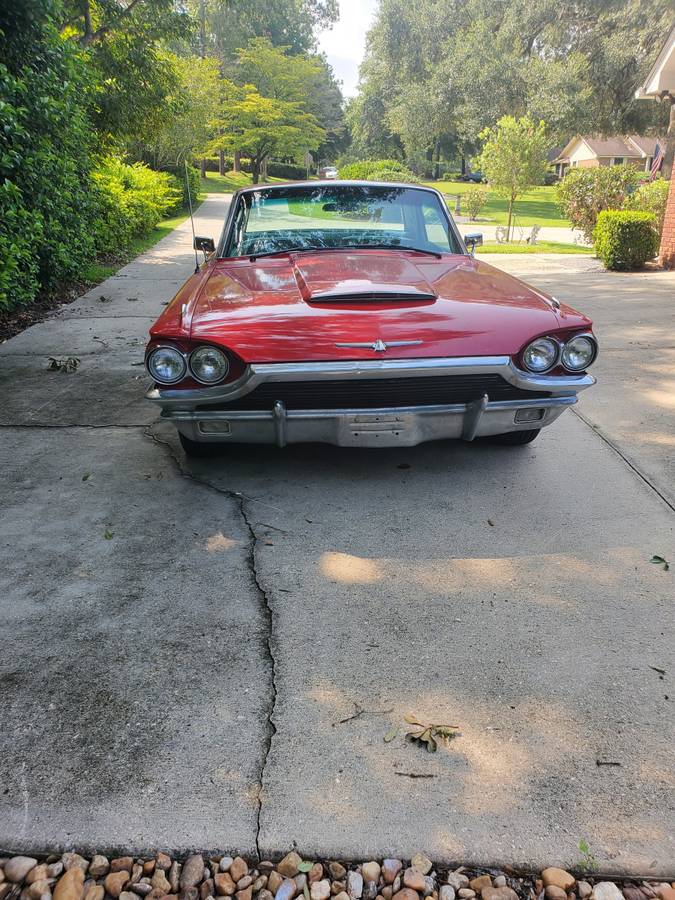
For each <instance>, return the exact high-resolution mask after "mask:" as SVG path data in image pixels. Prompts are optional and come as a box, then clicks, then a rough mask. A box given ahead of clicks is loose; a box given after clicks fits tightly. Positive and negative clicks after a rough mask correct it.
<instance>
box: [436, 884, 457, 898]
mask: <svg viewBox="0 0 675 900" xmlns="http://www.w3.org/2000/svg"><path fill="white" fill-rule="evenodd" d="M438 900H455V889H454V887H453V886H452V885H451V884H443V885H441V889H440V891H439V892H438Z"/></svg>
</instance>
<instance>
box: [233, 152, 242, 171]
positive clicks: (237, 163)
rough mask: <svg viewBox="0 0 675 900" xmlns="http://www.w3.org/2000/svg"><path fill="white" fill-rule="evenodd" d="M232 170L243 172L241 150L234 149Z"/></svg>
mask: <svg viewBox="0 0 675 900" xmlns="http://www.w3.org/2000/svg"><path fill="white" fill-rule="evenodd" d="M232 171H233V172H241V150H235V151H234V160H233V162H232Z"/></svg>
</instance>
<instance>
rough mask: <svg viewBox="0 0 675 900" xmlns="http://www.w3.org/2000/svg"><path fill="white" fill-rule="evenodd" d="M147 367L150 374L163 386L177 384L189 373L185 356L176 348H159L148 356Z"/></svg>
mask: <svg viewBox="0 0 675 900" xmlns="http://www.w3.org/2000/svg"><path fill="white" fill-rule="evenodd" d="M147 366H148V372H149V373H150V374H151V375H152V377H153V378H154V379H155V381H159V382H160V383H161V384H175V383H176V382H177V381H180V380H181V379H182V378H185V375H186V373H187V366H186V364H185V359H184V357H183V354H182V353H181V352H180V350H176V348H175V347H157V349H156V350H153V351H152V353H151V354H150V355H149V356H148V359H147Z"/></svg>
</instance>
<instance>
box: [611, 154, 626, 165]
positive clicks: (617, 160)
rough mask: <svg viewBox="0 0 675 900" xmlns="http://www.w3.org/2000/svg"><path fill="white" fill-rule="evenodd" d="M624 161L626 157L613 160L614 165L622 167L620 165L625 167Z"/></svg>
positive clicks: (616, 157)
mask: <svg viewBox="0 0 675 900" xmlns="http://www.w3.org/2000/svg"><path fill="white" fill-rule="evenodd" d="M624 161H625V156H614V157H613V158H612V165H613V166H620V165H623V163H624Z"/></svg>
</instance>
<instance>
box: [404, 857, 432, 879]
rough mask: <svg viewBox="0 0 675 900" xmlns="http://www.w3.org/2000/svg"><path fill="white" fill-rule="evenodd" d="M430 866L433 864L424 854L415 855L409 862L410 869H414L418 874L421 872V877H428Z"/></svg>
mask: <svg viewBox="0 0 675 900" xmlns="http://www.w3.org/2000/svg"><path fill="white" fill-rule="evenodd" d="M432 866H433V863H432V862H431V860H430V859H429V857H428V856H425V855H424V853H416V854H415V855H414V856H413V858H412V859H411V860H410V868H411V869H416V870H417V871H418V872H421V873H422V875H428V874H429V872H430V871H431V867H432Z"/></svg>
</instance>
